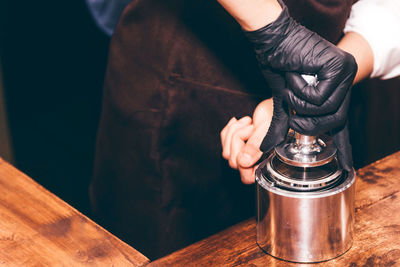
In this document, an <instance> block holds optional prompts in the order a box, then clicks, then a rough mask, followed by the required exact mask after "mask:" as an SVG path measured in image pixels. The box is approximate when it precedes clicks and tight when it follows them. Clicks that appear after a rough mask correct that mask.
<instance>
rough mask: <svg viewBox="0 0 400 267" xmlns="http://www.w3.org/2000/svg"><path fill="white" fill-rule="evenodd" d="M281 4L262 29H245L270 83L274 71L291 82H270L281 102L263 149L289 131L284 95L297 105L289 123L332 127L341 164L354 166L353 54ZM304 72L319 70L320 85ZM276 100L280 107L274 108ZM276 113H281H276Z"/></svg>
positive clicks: (319, 129) (309, 129) (305, 129)
mask: <svg viewBox="0 0 400 267" xmlns="http://www.w3.org/2000/svg"><path fill="white" fill-rule="evenodd" d="M280 4H281V6H282V7H283V10H282V13H281V14H280V16H279V17H278V18H277V20H276V21H274V22H272V23H270V24H268V25H266V26H265V27H263V28H261V29H259V30H256V31H252V32H246V35H247V37H248V39H249V40H250V41H251V42H252V43H253V45H254V50H255V52H256V57H257V59H258V62H259V64H260V67H261V70H262V71H263V73H264V76H265V78H266V80H267V81H268V83H270V82H269V80H270V79H271V77H273V79H272V80H273V82H272V84H277V83H276V81H277V78H276V77H275V76H276V75H271V73H275V74H277V75H280V76H281V78H282V79H283V80H287V82H288V83H287V84H284V85H282V86H280V87H279V88H278V87H273V88H272V90H273V96H274V98H275V97H278V99H277V100H276V102H277V103H275V101H274V117H275V118H273V119H272V123H271V127H270V129H269V131H268V134H267V136H266V138H265V140H264V141H263V143H262V146H261V149H262V150H263V151H267V150H269V149H271V148H272V147H274V146H276V145H277V144H279V143H280V142H282V140H283V139H284V136H285V135H286V133H287V129H286V125H287V120H286V119H281V117H284V116H282V110H284V109H283V107H282V104H278V102H280V103H282V101H281V100H282V99H283V100H284V101H285V102H287V103H288V105H289V106H290V107H292V108H294V110H295V111H296V115H295V116H293V117H291V118H290V119H288V121H289V126H290V127H291V128H292V129H293V130H295V131H298V132H299V133H301V134H307V135H316V134H320V133H323V132H326V131H331V134H332V137H333V140H334V142H335V145H336V146H337V148H338V158H339V162H340V164H341V165H342V167H343V168H344V169H346V170H351V167H352V160H351V147H350V143H349V139H348V130H347V127H346V117H347V111H348V106H349V101H350V90H349V89H350V88H351V85H352V82H353V79H354V76H355V74H356V72H357V65H356V63H355V60H354V58H353V56H351V55H350V54H348V53H346V52H344V51H342V50H340V49H339V48H337V47H336V46H334V45H333V44H331V43H330V42H328V41H326V40H325V39H323V38H322V37H320V36H319V35H317V34H316V33H314V32H312V31H310V30H308V29H306V28H305V27H303V26H301V25H300V24H298V23H297V22H296V21H295V20H294V19H292V18H291V17H290V15H289V13H288V10H287V7H286V6H285V5H284V4H283V3H282V2H280ZM284 73H286V77H285V76H284ZM301 74H316V75H317V77H318V81H319V83H318V84H317V85H316V86H310V85H307V83H306V82H305V81H304V79H303V78H302V77H301ZM285 78H286V79H285ZM275 104H276V106H277V107H278V111H277V112H276V113H275ZM278 115H279V116H280V117H278V118H277V117H276V116H278ZM286 115H287V113H286ZM284 129H286V132H285V133H283V131H284ZM282 136H283V138H282Z"/></svg>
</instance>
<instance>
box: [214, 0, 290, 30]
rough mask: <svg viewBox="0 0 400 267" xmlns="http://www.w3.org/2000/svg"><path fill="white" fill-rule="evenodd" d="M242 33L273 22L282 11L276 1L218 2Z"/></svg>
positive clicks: (236, 0) (233, 0) (224, 0)
mask: <svg viewBox="0 0 400 267" xmlns="http://www.w3.org/2000/svg"><path fill="white" fill-rule="evenodd" d="M218 2H219V3H220V4H221V5H222V6H223V7H224V8H225V9H226V11H228V12H229V13H230V14H231V15H232V16H233V18H234V19H235V20H236V21H237V22H238V23H239V24H240V26H241V27H242V29H243V30H244V31H255V30H258V29H260V28H262V27H264V26H265V25H267V24H269V23H271V22H273V21H275V20H276V19H277V18H278V16H279V14H280V13H281V11H282V7H281V5H280V4H279V3H278V1H277V0H218Z"/></svg>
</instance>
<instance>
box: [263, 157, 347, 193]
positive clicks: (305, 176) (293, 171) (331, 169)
mask: <svg viewBox="0 0 400 267" xmlns="http://www.w3.org/2000/svg"><path fill="white" fill-rule="evenodd" d="M265 171H267V172H268V173H269V177H271V178H272V180H273V181H274V183H275V184H276V185H277V186H278V187H283V188H286V189H290V190H295V191H314V190H320V189H324V188H327V187H329V186H331V185H333V184H335V183H336V182H337V181H338V179H339V178H340V177H341V174H342V170H341V169H340V168H339V164H338V161H337V159H336V157H335V158H334V159H333V160H331V161H330V162H329V163H327V164H324V165H321V166H318V167H312V168H307V167H306V168H304V167H294V166H290V165H288V164H286V163H285V162H282V161H281V159H280V158H279V157H277V156H276V155H273V156H272V157H270V158H269V159H268V162H267V164H266V170H265Z"/></svg>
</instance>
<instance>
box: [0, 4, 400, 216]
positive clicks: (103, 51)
mask: <svg viewBox="0 0 400 267" xmlns="http://www.w3.org/2000/svg"><path fill="white" fill-rule="evenodd" d="M0 19H1V21H0V22H1V36H0V49H1V50H0V52H1V57H0V58H1V66H2V69H3V83H4V88H5V97H6V104H7V112H8V116H9V118H8V119H9V126H10V133H11V137H12V142H13V143H12V145H13V150H14V151H13V152H14V155H15V165H16V166H17V167H18V168H19V169H20V170H22V171H23V172H25V173H27V174H28V175H29V176H31V177H32V178H34V179H35V180H36V181H38V182H39V183H40V184H42V185H44V186H45V187H46V188H47V189H49V190H50V191H52V192H53V193H55V194H56V195H58V196H59V197H61V198H62V199H64V200H65V201H67V202H68V203H70V204H71V205H73V206H75V207H76V208H77V209H78V210H80V211H82V212H83V213H85V214H87V215H90V209H89V201H88V185H89V182H90V179H91V173H92V162H93V155H94V144H95V138H96V130H97V125H98V119H99V114H100V104H101V93H102V83H103V77H104V71H105V67H106V61H107V51H108V42H109V39H108V38H107V37H106V36H105V35H104V34H102V33H101V32H100V30H99V29H98V28H97V26H96V25H95V24H94V22H93V20H92V18H91V16H90V13H89V11H88V10H87V7H86V4H85V2H84V1H83V0H81V1H78V0H75V1H49V0H45V1H26V0H23V1H16V0H6V1H5V0H2V1H0ZM399 89H400V80H399V79H392V80H389V81H377V80H372V81H368V82H365V83H362V84H360V85H358V86H356V87H355V88H354V89H353V98H352V104H351V111H350V125H351V139H352V140H351V141H352V145H353V157H354V162H355V167H356V168H359V167H362V166H364V165H366V164H368V163H370V162H373V161H375V160H377V159H379V158H382V157H384V156H386V155H388V154H391V153H393V152H395V151H398V150H399V149H400V123H399V122H400V106H399V102H400V90H399ZM0 130H1V129H0ZM216 134H218V133H216Z"/></svg>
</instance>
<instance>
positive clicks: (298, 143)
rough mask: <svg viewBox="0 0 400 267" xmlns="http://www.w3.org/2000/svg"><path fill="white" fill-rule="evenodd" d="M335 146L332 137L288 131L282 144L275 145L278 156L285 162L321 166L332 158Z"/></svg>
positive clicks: (296, 165) (293, 164)
mask: <svg viewBox="0 0 400 267" xmlns="http://www.w3.org/2000/svg"><path fill="white" fill-rule="evenodd" d="M336 150H337V149H336V147H335V146H334V144H333V141H332V138H331V137H330V136H327V135H321V136H320V137H315V136H308V135H302V134H298V133H294V132H293V131H290V132H289V133H288V136H287V138H286V140H285V142H283V143H282V144H280V145H278V146H277V147H275V152H276V154H277V155H278V157H279V158H280V159H281V160H282V161H283V162H285V163H287V164H289V165H291V166H295V167H317V166H322V165H325V164H327V163H329V162H330V161H332V159H333V158H334V156H335V155H336Z"/></svg>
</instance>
